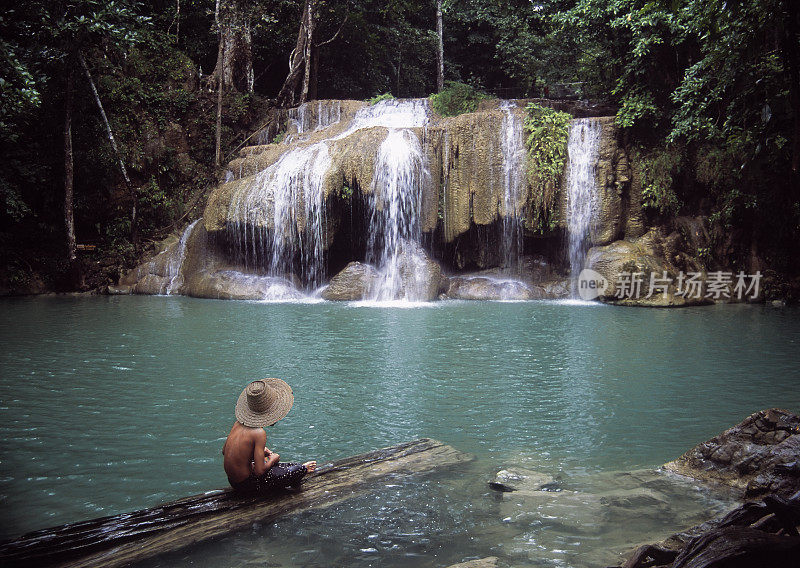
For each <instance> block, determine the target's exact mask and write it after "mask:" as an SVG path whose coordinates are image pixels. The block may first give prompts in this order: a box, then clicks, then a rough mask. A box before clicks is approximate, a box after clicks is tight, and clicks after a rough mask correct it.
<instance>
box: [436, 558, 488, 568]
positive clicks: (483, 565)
mask: <svg viewBox="0 0 800 568" xmlns="http://www.w3.org/2000/svg"><path fill="white" fill-rule="evenodd" d="M448 568H497V557H496V556H487V557H486V558H477V559H475V560H467V561H466V562H459V563H458V564H452V565H450V566H448Z"/></svg>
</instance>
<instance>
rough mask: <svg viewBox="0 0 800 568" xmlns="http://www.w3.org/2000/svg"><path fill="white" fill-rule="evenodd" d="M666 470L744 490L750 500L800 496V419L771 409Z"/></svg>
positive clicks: (706, 443)
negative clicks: (763, 495) (775, 496)
mask: <svg viewBox="0 0 800 568" xmlns="http://www.w3.org/2000/svg"><path fill="white" fill-rule="evenodd" d="M664 468H665V469H667V470H669V471H674V472H675V473H679V474H681V475H686V476H689V477H693V478H695V479H699V480H701V481H707V482H714V483H722V484H725V485H729V486H731V487H733V488H736V489H739V490H742V491H743V492H744V495H745V496H746V497H752V496H757V495H762V494H765V493H775V494H778V495H784V496H789V495H792V494H794V493H796V492H797V491H800V417H798V416H797V415H796V414H793V413H791V412H789V411H787V410H781V409H778V408H772V409H769V410H761V411H759V412H756V413H755V414H751V415H750V416H748V417H747V418H745V420H744V421H742V422H741V423H740V424H737V425H736V426H734V427H733V428H730V429H728V430H725V431H724V432H722V433H721V434H719V435H717V436H715V437H713V438H712V439H710V440H708V441H707V442H703V443H702V444H698V445H697V446H695V447H694V448H692V449H691V450H689V451H688V452H686V453H685V454H683V455H682V456H680V457H679V458H678V459H676V460H674V461H671V462H669V463H667V464H664Z"/></svg>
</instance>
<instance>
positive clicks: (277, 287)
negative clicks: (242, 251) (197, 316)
mask: <svg viewBox="0 0 800 568" xmlns="http://www.w3.org/2000/svg"><path fill="white" fill-rule="evenodd" d="M181 293H183V294H185V295H187V296H192V297H194V298H212V299H219V300H275V301H283V300H299V299H301V298H303V293H302V292H301V291H299V290H298V289H297V288H295V287H294V285H293V284H292V282H291V281H290V280H288V279H286V278H279V277H275V276H255V275H252V274H246V273H243V272H239V271H238V270H219V271H216V272H201V273H199V274H195V275H193V276H192V277H191V278H188V279H187V282H186V284H185V285H184V286H183V288H182V289H181Z"/></svg>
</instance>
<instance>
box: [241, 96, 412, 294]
mask: <svg viewBox="0 0 800 568" xmlns="http://www.w3.org/2000/svg"><path fill="white" fill-rule="evenodd" d="M308 104H309V103H307V104H306V105H302V106H301V107H299V108H298V109H294V110H293V111H292V115H291V116H290V118H291V119H292V120H294V121H295V122H296V126H297V129H298V131H299V132H300V133H302V132H305V131H306V130H308V129H309V128H310V124H309V121H310V119H309V118H308V116H309V113H308V110H307V109H308ZM318 104H320V105H321V103H318ZM324 108H326V109H328V110H327V111H323V110H321V109H323V107H322V106H320V107H319V108H318V109H317V111H318V116H317V120H318V125H317V129H322V128H325V127H326V124H327V123H328V122H330V123H331V124H332V123H333V122H335V121H338V120H340V119H341V107H340V106H338V107H337V106H333V107H330V105H327V106H325V107H324ZM337 109H338V110H337ZM427 121H428V104H427V100H425V99H422V100H409V101H396V100H389V101H382V102H380V103H378V104H375V105H372V106H369V107H364V108H362V109H360V110H359V111H358V112H357V113H356V115H355V117H354V118H353V121H352V123H351V124H350V126H349V127H348V128H347V129H346V130H345V131H344V132H342V133H340V134H338V135H337V136H335V137H332V138H328V139H327V140H323V141H321V142H318V143H316V144H312V145H310V146H306V147H300V148H294V149H292V150H290V151H288V152H286V153H285V154H283V155H282V156H281V157H280V158H279V159H278V161H277V162H275V163H274V164H272V165H271V166H269V167H268V168H266V169H265V170H262V171H261V172H259V173H258V174H257V175H256V177H255V180H254V181H253V183H251V184H249V185H247V186H245V187H242V188H240V189H239V190H238V191H236V192H234V194H233V195H232V196H231V202H230V206H229V210H228V230H229V233H230V241H231V242H232V243H234V246H235V248H236V250H237V252H238V255H239V257H240V260H241V261H242V262H243V264H244V265H245V268H247V269H255V270H258V271H262V272H266V273H267V274H268V275H270V276H275V277H281V278H287V277H290V276H291V275H296V276H299V277H300V279H301V281H302V282H303V283H304V285H305V286H307V287H308V288H309V289H314V288H317V287H319V286H320V285H321V284H322V280H323V278H324V277H325V270H324V251H323V248H324V242H325V206H324V200H325V196H324V178H325V174H326V173H327V171H328V169H329V168H330V166H331V159H330V155H329V146H328V144H329V143H330V142H332V141H334V140H340V139H342V138H345V137H347V136H349V135H350V134H352V133H354V132H356V131H357V130H360V129H363V128H371V127H376V126H382V127H385V128H389V129H391V130H390V133H389V135H388V136H387V138H386V141H385V142H384V143H383V144H382V145H381V150H380V151H379V156H378V158H377V160H376V165H375V171H376V173H375V176H374V179H375V187H374V191H373V194H374V195H375V196H377V197H376V199H375V200H374V208H373V214H372V221H371V222H372V227H373V236H372V241H371V242H372V243H373V246H372V247H371V251H372V252H371V253H370V254H371V255H372V260H374V261H375V262H376V264H377V265H378V266H379V267H383V266H384V265H386V266H387V267H388V270H387V271H386V274H389V273H391V274H396V272H397V271H396V270H394V271H393V269H392V268H391V266H393V265H392V260H391V259H395V258H396V257H397V255H398V250H399V248H398V247H399V243H400V241H401V240H403V239H407V240H411V241H412V242H417V241H419V228H418V223H419V219H418V218H419V199H420V197H419V196H420V194H421V191H422V175H423V174H422V172H423V171H424V168H423V166H422V149H421V147H420V143H419V140H418V139H417V137H416V135H415V134H414V133H413V132H411V131H410V130H403V129H407V128H412V127H419V126H423V125H424V124H426V123H427ZM415 224H416V227H417V228H416V229H414V230H412V229H411V227H412V226H414V225H415ZM395 264H396V263H395ZM387 278H388V279H387V280H386V286H379V287H378V288H379V290H384V291H382V292H379V294H380V295H381V297H384V296H387V295H388V294H390V293H391V292H389V291H388V290H391V289H394V287H396V285H397V284H396V283H393V282H394V277H393V276H389V277H387Z"/></svg>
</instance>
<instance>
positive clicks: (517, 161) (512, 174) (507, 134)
mask: <svg viewBox="0 0 800 568" xmlns="http://www.w3.org/2000/svg"><path fill="white" fill-rule="evenodd" d="M500 108H501V110H502V111H503V113H504V115H503V132H502V137H501V147H502V151H503V203H502V210H501V214H502V223H503V236H502V242H501V256H502V261H503V267H504V268H514V269H516V268H518V267H519V257H520V254H521V253H522V226H521V224H520V208H521V203H520V199H521V198H522V187H523V186H522V182H523V176H524V172H525V162H524V159H525V144H524V140H523V130H522V126H523V125H522V117H520V116H519V114H518V113H516V112H514V110H513V109H515V108H516V104H515V103H512V102H510V101H503V102H502V104H501V106H500Z"/></svg>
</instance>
